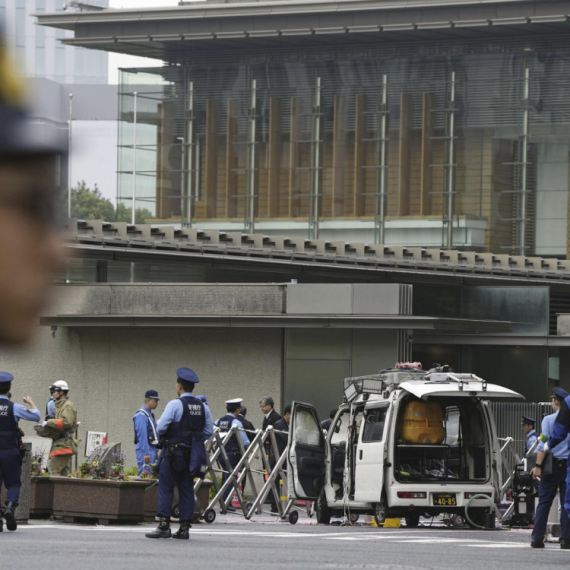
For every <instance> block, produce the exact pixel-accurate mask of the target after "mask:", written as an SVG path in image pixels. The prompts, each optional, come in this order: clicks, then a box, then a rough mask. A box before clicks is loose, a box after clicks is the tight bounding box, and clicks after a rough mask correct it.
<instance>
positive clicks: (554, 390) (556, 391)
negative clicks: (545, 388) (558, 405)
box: [552, 386, 570, 400]
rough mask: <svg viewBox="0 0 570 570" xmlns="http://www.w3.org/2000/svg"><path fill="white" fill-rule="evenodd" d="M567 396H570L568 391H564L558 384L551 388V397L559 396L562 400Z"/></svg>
mask: <svg viewBox="0 0 570 570" xmlns="http://www.w3.org/2000/svg"><path fill="white" fill-rule="evenodd" d="M568 396H570V394H569V393H568V392H566V390H564V388H561V387H560V386H556V387H555V388H552V397H553V398H561V399H562V400H564V399H565V398H567V397H568Z"/></svg>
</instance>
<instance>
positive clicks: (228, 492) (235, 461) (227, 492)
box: [220, 450, 239, 499]
mask: <svg viewBox="0 0 570 570" xmlns="http://www.w3.org/2000/svg"><path fill="white" fill-rule="evenodd" d="M226 453H227V455H228V459H229V460H230V464H231V466H232V468H233V469H235V467H236V465H237V464H238V460H239V459H238V456H237V453H236V452H234V451H227V450H226ZM220 467H221V468H222V469H223V470H224V473H223V474H222V485H223V484H224V483H225V482H226V481H227V480H228V478H229V474H228V473H225V471H227V470H228V467H227V465H226V462H225V461H223V460H221V461H220ZM234 490H235V488H234V486H233V485H230V486H229V487H228V488H227V489H226V490H225V491H224V499H227V498H228V496H229V495H231V494H232V493H233V492H234Z"/></svg>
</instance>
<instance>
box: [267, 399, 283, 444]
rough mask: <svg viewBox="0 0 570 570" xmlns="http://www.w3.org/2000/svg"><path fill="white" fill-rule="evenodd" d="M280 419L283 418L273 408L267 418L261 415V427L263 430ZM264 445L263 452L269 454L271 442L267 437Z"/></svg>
mask: <svg viewBox="0 0 570 570" xmlns="http://www.w3.org/2000/svg"><path fill="white" fill-rule="evenodd" d="M281 419H283V418H282V417H281V416H280V415H279V414H278V413H277V412H276V411H275V410H271V413H270V414H269V417H268V418H266V417H265V416H264V417H263V429H264V430H265V429H266V428H267V426H274V425H275V424H276V423H277V422H278V421H279V420H281ZM264 446H265V453H268V454H269V452H270V449H271V442H270V441H269V439H267V440H266V441H265V442H264Z"/></svg>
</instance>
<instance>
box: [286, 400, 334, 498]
mask: <svg viewBox="0 0 570 570" xmlns="http://www.w3.org/2000/svg"><path fill="white" fill-rule="evenodd" d="M288 453H289V455H288V457H287V465H288V470H289V477H287V484H288V495H289V498H291V499H295V498H297V499H310V500H316V499H317V497H318V496H319V493H320V492H321V489H322V488H323V484H324V481H325V438H324V435H323V430H322V428H321V422H320V420H319V415H318V414H317V410H316V409H315V408H314V406H311V405H310V404H303V403H301V402H293V405H292V408H291V425H290V426H289V452H288Z"/></svg>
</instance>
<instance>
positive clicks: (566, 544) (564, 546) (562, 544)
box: [560, 540, 570, 550]
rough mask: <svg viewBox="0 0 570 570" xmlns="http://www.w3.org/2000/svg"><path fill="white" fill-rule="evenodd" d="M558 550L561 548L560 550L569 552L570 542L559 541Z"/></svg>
mask: <svg viewBox="0 0 570 570" xmlns="http://www.w3.org/2000/svg"><path fill="white" fill-rule="evenodd" d="M560 548H562V550H570V540H561V541H560Z"/></svg>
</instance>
